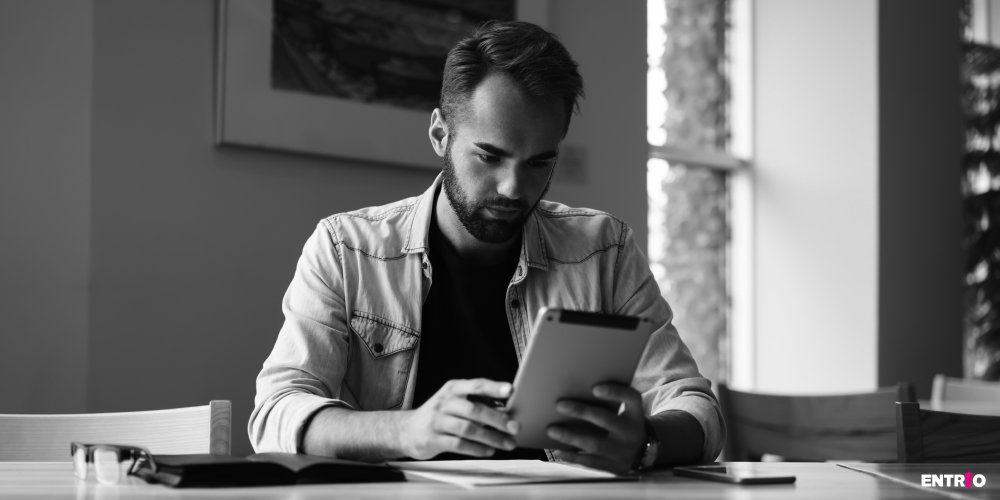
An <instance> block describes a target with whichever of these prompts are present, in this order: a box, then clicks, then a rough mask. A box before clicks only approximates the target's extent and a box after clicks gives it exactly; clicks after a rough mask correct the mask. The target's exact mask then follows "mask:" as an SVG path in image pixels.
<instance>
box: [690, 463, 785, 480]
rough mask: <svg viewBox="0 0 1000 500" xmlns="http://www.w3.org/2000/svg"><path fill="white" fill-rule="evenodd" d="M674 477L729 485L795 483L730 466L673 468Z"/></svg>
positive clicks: (783, 477)
mask: <svg viewBox="0 0 1000 500" xmlns="http://www.w3.org/2000/svg"><path fill="white" fill-rule="evenodd" d="M674 475H675V476H684V477H693V478H697V479H707V480H709V481H719V482H723V483H731V484H791V483H794V482H795V476H782V475H778V474H770V473H767V472H762V471H759V470H753V469H751V468H747V467H734V466H731V465H729V466H727V465H698V466H693V467H675V468H674Z"/></svg>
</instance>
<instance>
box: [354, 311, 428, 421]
mask: <svg viewBox="0 0 1000 500" xmlns="http://www.w3.org/2000/svg"><path fill="white" fill-rule="evenodd" d="M351 331H352V332H353V334H352V335H351V348H350V349H351V350H350V359H349V361H348V364H347V374H346V376H345V377H344V382H345V383H346V384H347V388H348V389H350V391H351V393H352V394H353V395H354V398H355V399H356V400H357V401H358V404H359V405H360V406H361V409H362V410H389V409H392V408H397V407H399V406H401V405H402V404H403V397H404V396H405V394H406V382H407V380H409V375H410V366H411V365H412V364H413V355H414V347H416V345H417V340H418V339H419V337H417V335H415V334H414V333H411V332H409V331H406V330H404V329H403V328H402V327H399V326H396V325H393V324H392V323H391V322H389V321H387V320H385V319H383V318H380V317H378V316H375V315H373V314H369V313H364V312H355V314H354V317H352V318H351Z"/></svg>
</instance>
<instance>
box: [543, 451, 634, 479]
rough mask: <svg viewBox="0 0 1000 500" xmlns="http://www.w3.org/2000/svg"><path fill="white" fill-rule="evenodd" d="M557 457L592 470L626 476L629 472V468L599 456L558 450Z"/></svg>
mask: <svg viewBox="0 0 1000 500" xmlns="http://www.w3.org/2000/svg"><path fill="white" fill-rule="evenodd" d="M555 456H556V458H558V459H559V460H562V461H564V462H569V463H573V464H579V465H583V466H586V467H590V468H592V469H601V470H606V471H608V472H613V473H615V474H625V473H627V472H628V468H627V467H625V466H623V465H622V464H619V463H618V462H615V461H614V460H611V459H610V458H607V457H602V456H599V455H588V454H586V453H576V452H572V451H562V450H556V451H555Z"/></svg>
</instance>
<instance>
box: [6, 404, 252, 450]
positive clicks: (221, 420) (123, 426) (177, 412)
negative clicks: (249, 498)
mask: <svg viewBox="0 0 1000 500" xmlns="http://www.w3.org/2000/svg"><path fill="white" fill-rule="evenodd" d="M231 422H232V404H231V403H230V402H229V401H212V402H210V403H209V404H208V405H205V406H195V407H191V408H178V409H172V410H156V411H136V412H127V413H89V414H79V415H0V462H69V461H71V460H72V457H70V451H69V444H70V443H71V442H73V441H80V442H83V443H91V444H93V443H105V444H130V445H136V446H144V447H146V448H148V449H149V451H150V452H152V453H154V454H156V453H170V454H175V453H176V454H183V453H212V454H215V455H229V443H230V428H231Z"/></svg>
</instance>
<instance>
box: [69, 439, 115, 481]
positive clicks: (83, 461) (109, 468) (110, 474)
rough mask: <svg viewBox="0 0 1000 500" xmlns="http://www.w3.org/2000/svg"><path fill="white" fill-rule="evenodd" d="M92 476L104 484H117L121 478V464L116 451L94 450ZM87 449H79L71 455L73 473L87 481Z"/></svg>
mask: <svg viewBox="0 0 1000 500" xmlns="http://www.w3.org/2000/svg"><path fill="white" fill-rule="evenodd" d="M93 461H94V476H95V477H96V478H97V481H99V482H101V483H104V484H117V483H118V481H120V480H121V478H122V475H123V474H122V463H121V461H120V460H119V459H118V451H117V450H111V449H107V448H96V449H94V454H93ZM88 466H89V464H88V463H87V449H86V448H84V447H80V448H77V449H76V452H74V453H73V473H74V474H76V477H78V478H80V479H87V472H88Z"/></svg>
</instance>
